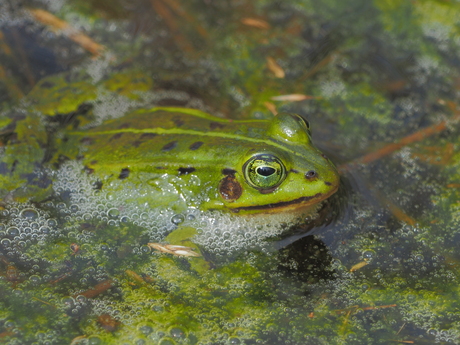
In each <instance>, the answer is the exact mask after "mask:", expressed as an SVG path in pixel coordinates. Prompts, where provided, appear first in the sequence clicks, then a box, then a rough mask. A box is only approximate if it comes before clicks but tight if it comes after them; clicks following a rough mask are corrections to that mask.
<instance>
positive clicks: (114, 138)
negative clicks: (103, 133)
mask: <svg viewBox="0 0 460 345" xmlns="http://www.w3.org/2000/svg"><path fill="white" fill-rule="evenodd" d="M122 135H123V133H117V134H114V135H112V137H111V138H110V141H112V140H118V139H120V138H121V136H122Z"/></svg>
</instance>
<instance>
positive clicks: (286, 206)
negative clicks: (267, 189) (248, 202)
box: [231, 186, 338, 213]
mask: <svg viewBox="0 0 460 345" xmlns="http://www.w3.org/2000/svg"><path fill="white" fill-rule="evenodd" d="M337 189H338V186H337V187H336V188H333V189H332V190H330V191H329V192H328V193H317V194H315V195H312V196H303V197H300V198H297V199H294V200H290V201H282V202H277V203H272V204H265V205H254V206H240V207H235V208H232V209H231V211H232V212H234V213H239V212H254V213H257V212H261V213H275V212H283V211H288V210H289V211H295V210H297V209H300V208H305V207H308V206H312V205H315V204H317V203H319V202H320V201H322V200H325V199H327V198H329V197H330V196H331V195H332V194H334V193H335V192H336V191H337Z"/></svg>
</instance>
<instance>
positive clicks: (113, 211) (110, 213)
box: [107, 207, 120, 218]
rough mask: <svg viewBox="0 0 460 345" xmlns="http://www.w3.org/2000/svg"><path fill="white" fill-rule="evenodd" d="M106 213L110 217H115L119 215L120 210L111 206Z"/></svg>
mask: <svg viewBox="0 0 460 345" xmlns="http://www.w3.org/2000/svg"><path fill="white" fill-rule="evenodd" d="M107 215H108V216H109V217H110V218H117V217H118V216H119V215H120V211H119V210H118V209H117V208H115V207H113V208H111V209H110V210H108V211H107Z"/></svg>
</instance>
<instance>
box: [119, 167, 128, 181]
mask: <svg viewBox="0 0 460 345" xmlns="http://www.w3.org/2000/svg"><path fill="white" fill-rule="evenodd" d="M128 176H129V168H123V169H121V172H120V175H118V178H119V179H120V180H124V179H125V178H127V177H128Z"/></svg>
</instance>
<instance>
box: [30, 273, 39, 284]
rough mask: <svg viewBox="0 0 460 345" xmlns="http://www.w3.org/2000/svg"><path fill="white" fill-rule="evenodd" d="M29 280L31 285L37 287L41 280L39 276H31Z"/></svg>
mask: <svg viewBox="0 0 460 345" xmlns="http://www.w3.org/2000/svg"><path fill="white" fill-rule="evenodd" d="M29 280H30V282H31V283H32V284H34V285H38V284H40V281H41V278H40V277H39V276H36V275H33V276H30V277H29Z"/></svg>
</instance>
